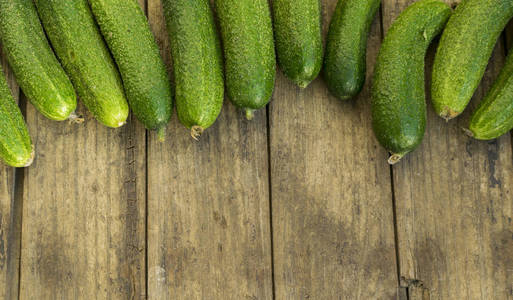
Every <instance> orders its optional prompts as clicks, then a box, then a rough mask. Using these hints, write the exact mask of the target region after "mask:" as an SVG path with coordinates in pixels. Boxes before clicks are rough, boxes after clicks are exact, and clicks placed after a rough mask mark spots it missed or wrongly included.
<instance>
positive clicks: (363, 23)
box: [323, 0, 381, 100]
mask: <svg viewBox="0 0 513 300" xmlns="http://www.w3.org/2000/svg"><path fill="white" fill-rule="evenodd" d="M380 3H381V0H339V1H338V3H337V7H336V9H335V13H334V14H333V18H332V20H331V24H330V28H329V31H328V40H327V42H326V56H325V58H324V67H323V78H324V81H325V82H326V85H327V86H328V90H329V91H330V93H331V94H332V95H333V96H335V97H337V98H339V99H341V100H347V99H350V98H353V97H355V96H356V95H358V94H359V93H360V92H361V90H362V88H363V85H364V84H365V76H366V74H365V73H366V62H365V61H366V51H367V37H368V35H369V32H370V28H371V25H372V21H373V20H374V16H375V15H376V12H377V11H378V8H379V5H380Z"/></svg>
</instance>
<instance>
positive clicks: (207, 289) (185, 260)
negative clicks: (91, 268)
mask: <svg viewBox="0 0 513 300" xmlns="http://www.w3.org/2000/svg"><path fill="white" fill-rule="evenodd" d="M148 15H149V19H150V22H151V24H152V26H153V31H154V33H155V35H156V37H157V40H158V41H159V44H160V45H161V47H162V53H163V56H164V57H165V58H166V61H167V62H168V63H169V62H170V58H169V56H170V53H169V46H168V45H169V43H168V38H167V32H166V30H165V25H164V19H163V16H162V8H161V4H160V1H158V0H150V1H148ZM268 183H269V179H268V153H267V130H266V111H265V110H261V111H259V112H257V113H256V116H255V119H254V120H253V121H246V120H245V119H244V114H243V113H241V112H239V111H237V110H236V109H235V108H234V107H233V106H232V105H231V104H230V103H229V102H228V101H226V102H225V106H224V107H223V111H222V112H221V116H220V117H219V119H218V120H217V122H216V123H215V125H214V126H213V127H211V128H209V129H208V130H207V131H206V132H205V133H204V134H203V136H202V137H201V140H200V141H199V142H196V141H194V140H193V139H192V138H191V137H190V134H189V132H188V130H187V129H186V128H185V127H184V126H182V125H181V124H179V122H178V121H177V118H176V115H175V116H173V120H172V121H171V124H170V125H169V127H168V135H167V137H166V142H164V143H161V142H159V141H158V140H157V139H156V136H155V135H154V134H151V135H150V136H149V140H148V293H149V294H148V295H149V298H150V299H272V265H271V234H270V214H269V186H268Z"/></svg>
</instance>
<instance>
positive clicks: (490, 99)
mask: <svg viewBox="0 0 513 300" xmlns="http://www.w3.org/2000/svg"><path fill="white" fill-rule="evenodd" d="M512 128H513V52H512V53H510V54H509V55H508V58H507V59H506V64H505V65H504V67H503V68H502V70H501V73H500V74H499V77H498V78H497V80H496V81H495V83H494V84H493V86H492V88H491V89H490V91H489V92H488V94H487V95H486V96H485V98H484V99H483V100H482V101H481V103H479V106H478V108H477V109H476V110H475V111H474V113H473V114H472V117H471V119H470V126H469V129H468V130H469V131H468V132H469V133H470V135H471V136H472V137H474V138H476V139H478V140H493V139H496V138H498V137H500V136H501V135H503V134H506V133H507V132H508V131H510V130H511V129H512Z"/></svg>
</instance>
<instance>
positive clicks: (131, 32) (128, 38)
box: [89, 0, 173, 130]
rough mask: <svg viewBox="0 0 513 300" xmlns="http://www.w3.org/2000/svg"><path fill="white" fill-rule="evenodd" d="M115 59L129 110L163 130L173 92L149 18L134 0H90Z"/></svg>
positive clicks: (150, 124)
mask: <svg viewBox="0 0 513 300" xmlns="http://www.w3.org/2000/svg"><path fill="white" fill-rule="evenodd" d="M89 3H90V5H91V10H92V12H93V14H94V16H95V18H96V21H97V22H98V25H99V27H100V30H101V32H102V34H103V37H104V38H105V40H106V42H107V45H108V46H109V49H110V51H111V53H112V55H113V56H114V60H115V61H116V63H117V66H118V68H119V72H120V74H121V78H122V79H123V85H124V87H125V93H126V96H127V98H128V102H129V104H130V108H131V109H132V112H133V113H134V115H135V116H136V117H137V119H138V120H139V121H141V123H143V124H144V126H145V127H146V128H148V129H156V130H164V128H165V127H166V125H167V123H168V122H169V119H170V118H171V112H172V104H173V92H172V88H171V82H170V80H169V76H168V74H167V70H166V66H165V64H164V62H163V60H162V58H161V57H160V50H159V47H158V46H157V43H156V42H155V38H154V37H153V34H152V33H151V29H150V26H149V24H148V20H147V19H146V16H145V15H144V12H143V11H142V9H141V7H140V6H139V4H138V3H137V1H135V0H89Z"/></svg>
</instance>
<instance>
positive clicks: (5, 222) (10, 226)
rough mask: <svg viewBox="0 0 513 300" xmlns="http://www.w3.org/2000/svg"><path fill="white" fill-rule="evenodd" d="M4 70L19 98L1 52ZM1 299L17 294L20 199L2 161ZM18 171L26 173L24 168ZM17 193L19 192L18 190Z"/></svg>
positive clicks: (1, 74) (16, 295)
mask: <svg viewBox="0 0 513 300" xmlns="http://www.w3.org/2000/svg"><path fill="white" fill-rule="evenodd" d="M1 63H2V69H3V71H4V73H5V75H4V73H0V76H6V78H7V83H8V84H9V87H10V88H11V92H12V95H13V97H14V99H15V100H16V101H18V99H19V98H20V89H19V87H18V85H17V84H16V82H15V79H14V75H13V73H12V72H11V70H10V68H9V66H8V64H7V60H6V58H5V56H3V55H2V61H1ZM0 164H1V165H0V299H16V298H17V297H18V277H19V257H20V238H21V237H20V224H21V223H20V221H21V220H20V218H21V211H20V209H21V199H20V197H19V192H18V191H17V190H15V174H16V171H15V169H14V168H11V167H8V166H7V165H5V164H3V163H1V162H0ZM18 172H20V173H19V174H23V173H22V171H18ZM16 192H18V193H16Z"/></svg>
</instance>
